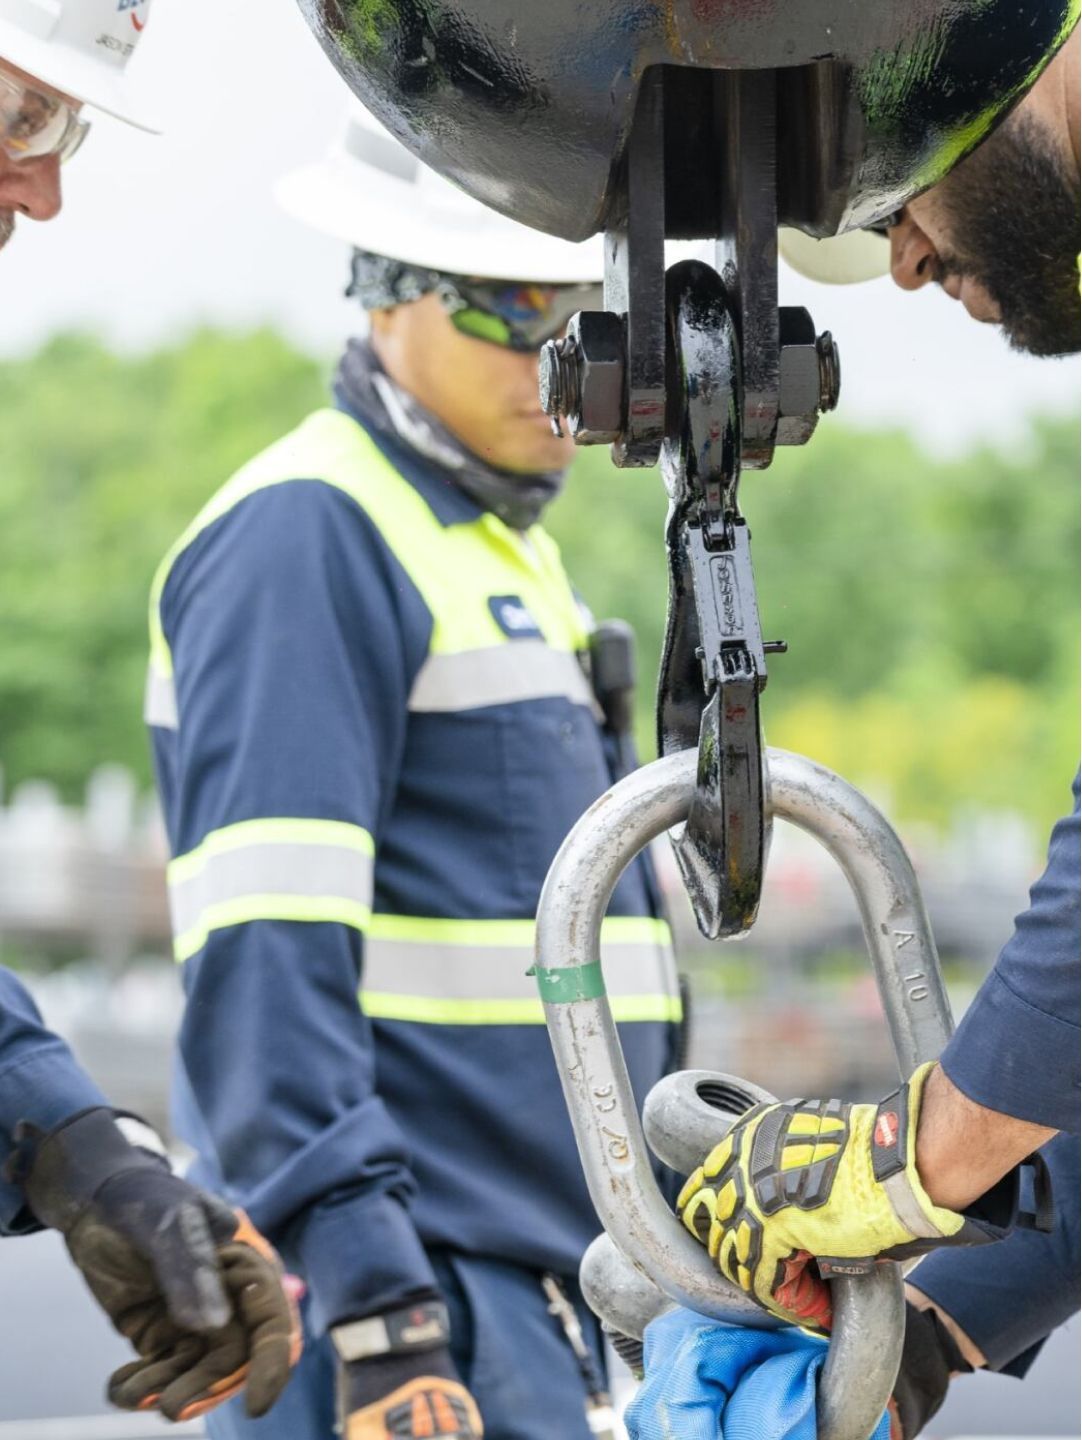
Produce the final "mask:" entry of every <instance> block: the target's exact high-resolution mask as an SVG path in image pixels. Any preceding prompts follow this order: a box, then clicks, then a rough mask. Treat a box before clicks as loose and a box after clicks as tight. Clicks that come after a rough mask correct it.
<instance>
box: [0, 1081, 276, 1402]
mask: <svg viewBox="0 0 1082 1440" xmlns="http://www.w3.org/2000/svg"><path fill="white" fill-rule="evenodd" d="M122 1126H123V1127H130V1129H129V1133H132V1134H133V1135H134V1136H135V1138H136V1139H137V1143H136V1144H132V1143H130V1142H129V1140H128V1139H126V1138H125V1134H124V1132H123V1130H122V1128H121V1127H122ZM14 1138H15V1142H16V1148H15V1150H14V1152H13V1155H12V1157H11V1159H10V1160H9V1162H8V1167H7V1168H8V1176H9V1178H10V1179H12V1180H14V1181H15V1182H16V1183H18V1184H20V1185H21V1186H22V1188H23V1190H24V1192H25V1194H26V1199H27V1203H28V1204H29V1206H30V1209H31V1210H32V1211H33V1212H34V1214H35V1215H36V1216H37V1218H38V1219H39V1220H40V1221H41V1223H42V1224H43V1225H47V1226H50V1227H51V1228H52V1229H54V1230H59V1231H60V1233H61V1234H62V1235H63V1236H64V1242H65V1244H66V1245H67V1247H68V1253H69V1254H70V1255H71V1258H72V1260H73V1261H74V1262H75V1264H76V1266H77V1267H78V1269H79V1270H80V1272H81V1273H82V1276H83V1278H84V1280H85V1281H86V1283H87V1285H88V1286H89V1287H90V1291H91V1293H92V1294H93V1296H94V1298H95V1299H96V1300H97V1302H98V1304H99V1305H100V1306H101V1307H102V1309H103V1310H104V1311H105V1313H106V1314H107V1315H108V1316H109V1319H110V1320H111V1321H112V1323H113V1325H114V1326H115V1327H116V1329H117V1330H118V1331H119V1332H120V1333H121V1335H123V1336H125V1338H126V1339H128V1340H130V1341H131V1343H132V1345H133V1346H134V1347H135V1349H136V1351H137V1352H138V1354H139V1356H140V1358H139V1359H138V1360H135V1361H133V1362H131V1363H130V1364H127V1365H124V1366H122V1367H121V1368H120V1369H119V1370H117V1371H116V1373H115V1374H114V1375H113V1376H112V1377H111V1379H110V1381H109V1389H108V1394H109V1399H110V1400H111V1401H112V1403H113V1404H114V1405H117V1406H120V1407H121V1408H122V1409H125V1410H151V1409H156V1410H159V1411H160V1412H161V1413H162V1414H163V1415H164V1416H166V1418H167V1419H169V1420H187V1419H191V1418H192V1417H194V1416H197V1415H202V1414H205V1413H206V1411H208V1410H211V1409H213V1408H214V1407H215V1406H216V1405H220V1404H221V1403H222V1401H224V1400H228V1399H229V1398H230V1397H231V1396H233V1395H236V1394H239V1393H240V1391H241V1390H246V1403H247V1408H248V1413H249V1414H250V1415H252V1416H257V1415H262V1414H264V1413H265V1412H266V1411H267V1410H269V1409H270V1407H271V1405H273V1404H274V1401H275V1400H276V1399H277V1398H278V1396H279V1394H280V1393H281V1391H282V1389H283V1387H284V1386H285V1384H286V1381H287V1380H288V1379H289V1375H290V1371H291V1369H292V1367H293V1365H294V1364H296V1362H297V1360H298V1359H299V1357H300V1353H301V1329H300V1321H299V1317H298V1315H297V1310H296V1306H295V1304H294V1302H293V1299H292V1298H291V1296H290V1294H289V1293H288V1292H287V1290H286V1288H285V1287H284V1285H283V1280H284V1275H283V1272H282V1267H281V1264H280V1262H279V1260H278V1257H277V1255H276V1254H275V1252H274V1250H273V1249H272V1248H271V1246H270V1245H269V1244H268V1243H267V1241H266V1240H265V1239H264V1238H263V1236H262V1235H260V1234H259V1232H258V1231H257V1230H255V1228H254V1227H253V1226H252V1224H251V1222H250V1221H249V1219H248V1217H247V1216H246V1215H245V1214H244V1213H243V1212H242V1211H234V1210H231V1209H230V1208H229V1206H228V1205H226V1204H224V1203H223V1202H222V1201H221V1200H219V1199H217V1198H216V1197H215V1196H213V1195H208V1194H206V1193H204V1192H203V1191H201V1190H198V1189H196V1188H195V1186H193V1185H189V1184H188V1183H187V1181H185V1180H181V1179H180V1178H179V1177H178V1176H176V1175H174V1174H173V1173H172V1172H171V1170H170V1169H169V1164H168V1161H167V1160H166V1159H165V1156H164V1154H160V1155H159V1154H155V1153H153V1152H152V1151H151V1150H149V1149H145V1148H143V1144H144V1143H146V1144H149V1145H153V1144H154V1143H155V1142H156V1143H157V1144H158V1145H160V1143H161V1142H160V1141H157V1137H156V1136H155V1135H154V1132H153V1131H152V1130H150V1129H149V1127H147V1126H144V1125H143V1124H142V1122H140V1121H138V1120H135V1119H134V1117H126V1116H122V1115H118V1114H117V1112H114V1111H112V1110H107V1109H95V1110H86V1111H83V1112H81V1113H80V1114H78V1115H75V1116H72V1117H71V1119H69V1120H67V1121H65V1122H64V1123H63V1124H62V1125H59V1126H57V1128H56V1129H55V1130H52V1131H50V1132H49V1133H48V1134H43V1133H42V1132H41V1131H40V1130H37V1129H36V1128H35V1127H33V1126H29V1125H25V1124H23V1125H20V1126H19V1127H18V1128H17V1130H16V1133H15V1137H14Z"/></svg>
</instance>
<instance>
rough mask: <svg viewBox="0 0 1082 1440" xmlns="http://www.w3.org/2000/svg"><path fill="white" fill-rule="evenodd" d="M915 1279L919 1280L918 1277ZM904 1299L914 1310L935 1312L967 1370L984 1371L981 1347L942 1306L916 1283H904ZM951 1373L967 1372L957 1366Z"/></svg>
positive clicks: (910, 1281)
mask: <svg viewBox="0 0 1082 1440" xmlns="http://www.w3.org/2000/svg"><path fill="white" fill-rule="evenodd" d="M917 1278H918V1280H919V1276H918V1277H917ZM905 1298H906V1300H907V1301H908V1302H909V1304H910V1305H912V1306H913V1307H914V1309H916V1310H921V1311H924V1310H934V1311H935V1313H936V1315H937V1316H938V1317H939V1320H940V1322H941V1323H942V1325H943V1326H944V1328H945V1329H946V1331H947V1333H948V1334H949V1335H950V1337H951V1339H952V1340H953V1341H954V1344H955V1345H956V1346H957V1347H958V1353H959V1355H960V1356H961V1358H962V1360H963V1361H964V1362H965V1365H966V1366H968V1367H969V1370H983V1369H984V1367H985V1366H986V1365H987V1364H988V1361H987V1359H986V1358H985V1355H984V1352H983V1351H982V1350H981V1347H980V1346H979V1345H978V1344H977V1343H976V1341H974V1340H972V1339H971V1338H970V1336H969V1335H968V1334H967V1333H966V1332H965V1331H964V1330H963V1329H962V1327H961V1325H959V1323H958V1321H957V1320H955V1318H954V1316H953V1315H949V1314H948V1313H947V1311H946V1310H944V1309H943V1307H942V1305H939V1304H937V1303H936V1302H935V1301H934V1300H933V1299H932V1298H931V1296H930V1295H926V1294H925V1293H924V1291H923V1290H922V1289H921V1288H920V1286H919V1284H918V1283H917V1281H914V1280H908V1281H906V1286H905ZM953 1373H955V1374H960V1375H964V1374H967V1373H968V1371H967V1370H966V1369H965V1368H963V1367H962V1366H959V1367H957V1368H956V1369H955V1371H954V1372H953Z"/></svg>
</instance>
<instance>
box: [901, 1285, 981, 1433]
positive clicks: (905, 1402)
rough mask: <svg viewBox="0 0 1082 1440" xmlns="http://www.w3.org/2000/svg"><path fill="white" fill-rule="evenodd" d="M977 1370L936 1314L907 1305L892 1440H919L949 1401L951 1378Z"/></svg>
mask: <svg viewBox="0 0 1082 1440" xmlns="http://www.w3.org/2000/svg"><path fill="white" fill-rule="evenodd" d="M959 1373H960V1374H963V1375H971V1374H972V1373H973V1366H972V1365H971V1364H970V1363H969V1361H968V1360H967V1359H966V1358H965V1356H964V1355H963V1354H962V1352H961V1350H959V1348H958V1346H957V1344H956V1343H955V1340H954V1336H953V1335H952V1334H951V1333H950V1331H949V1330H948V1329H947V1327H946V1325H944V1324H943V1321H942V1320H941V1319H940V1318H939V1316H938V1315H937V1314H936V1312H935V1311H934V1310H918V1309H917V1307H916V1306H915V1305H912V1304H909V1303H908V1302H907V1303H906V1307H905V1343H904V1345H903V1347H902V1363H901V1367H900V1368H899V1370H898V1379H897V1380H896V1381H895V1383H894V1394H893V1396H892V1397H891V1401H892V1403H891V1407H890V1408H891V1425H890V1433H891V1440H916V1437H917V1436H918V1435H920V1434H921V1433H922V1431H923V1430H924V1428H925V1426H926V1425H927V1424H928V1421H929V1420H931V1419H932V1417H933V1416H934V1415H935V1414H937V1412H938V1411H939V1409H940V1407H941V1406H942V1404H943V1401H944V1400H945V1399H946V1398H947V1389H948V1387H949V1386H950V1382H951V1376H952V1375H956V1374H959Z"/></svg>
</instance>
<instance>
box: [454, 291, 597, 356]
mask: <svg viewBox="0 0 1082 1440" xmlns="http://www.w3.org/2000/svg"><path fill="white" fill-rule="evenodd" d="M436 293H437V294H438V295H439V297H440V299H441V300H442V302H443V306H444V309H445V310H446V311H447V314H448V315H449V316H450V319H451V324H452V325H453V326H454V327H455V329H456V330H459V331H461V333H462V334H463V335H468V336H469V337H470V339H471V340H487V341H488V342H489V344H491V345H501V346H503V348H504V349H506V350H519V351H532V350H537V349H539V348H540V347H541V346H542V345H543V344H544V343H545V341H546V340H551V339H552V338H553V337H554V336H556V335H562V334H563V332H564V330H566V328H567V322H568V321H569V320H570V319H571V317H572V315H576V314H577V313H578V312H579V311H580V310H600V309H602V306H603V288H602V286H601V285H537V284H533V283H527V282H525V281H513V280H470V279H466V278H465V277H463V276H460V275H441V276H440V282H439V284H438V285H437V287H436Z"/></svg>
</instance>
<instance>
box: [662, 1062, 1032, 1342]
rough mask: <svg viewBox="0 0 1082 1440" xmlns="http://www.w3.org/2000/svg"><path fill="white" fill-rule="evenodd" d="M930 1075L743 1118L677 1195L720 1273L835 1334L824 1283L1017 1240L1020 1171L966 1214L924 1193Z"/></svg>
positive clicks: (791, 1317) (771, 1305) (774, 1308)
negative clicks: (854, 1099) (923, 1133)
mask: <svg viewBox="0 0 1082 1440" xmlns="http://www.w3.org/2000/svg"><path fill="white" fill-rule="evenodd" d="M931 1069H932V1065H931V1064H927V1065H922V1066H921V1067H920V1069H919V1070H917V1071H916V1073H915V1074H914V1075H913V1076H912V1078H911V1079H910V1080H909V1081H908V1082H907V1083H906V1084H905V1085H903V1086H902V1087H901V1089H900V1090H898V1091H896V1092H895V1094H893V1095H890V1096H888V1097H887V1099H886V1100H883V1101H881V1102H880V1104H878V1105H851V1104H846V1103H843V1102H842V1101H840V1100H790V1101H787V1102H785V1103H784V1104H777V1105H759V1106H756V1107H755V1109H753V1110H751V1111H749V1112H748V1114H747V1115H745V1116H743V1117H741V1119H740V1120H739V1121H738V1122H737V1124H736V1125H734V1126H733V1128H732V1130H731V1131H730V1132H729V1134H728V1135H727V1136H726V1137H725V1139H724V1140H723V1141H722V1142H721V1144H720V1145H717V1146H716V1147H715V1148H714V1149H713V1150H712V1151H711V1152H710V1154H709V1155H708V1156H707V1157H706V1160H705V1161H704V1162H703V1164H702V1165H701V1166H700V1167H699V1169H698V1170H696V1171H695V1173H694V1174H693V1175H691V1176H690V1177H689V1179H688V1181H687V1184H686V1185H685V1186H684V1188H683V1190H682V1191H681V1192H680V1195H679V1198H678V1199H677V1211H678V1212H679V1214H680V1215H681V1217H682V1219H683V1221H684V1224H685V1225H686V1226H687V1228H688V1229H689V1230H690V1231H691V1233H692V1234H693V1235H694V1236H695V1237H696V1238H697V1239H698V1240H701V1241H702V1243H703V1244H704V1245H705V1246H706V1247H707V1249H708V1250H709V1252H710V1255H711V1257H712V1259H713V1260H714V1261H715V1262H716V1264H717V1267H718V1269H719V1270H720V1271H721V1273H722V1274H723V1275H724V1276H726V1278H727V1279H729V1280H731V1281H732V1282H733V1283H734V1284H735V1285H739V1286H740V1288H741V1289H742V1290H745V1291H747V1292H748V1294H750V1295H752V1296H753V1297H754V1298H755V1299H756V1300H757V1301H758V1302H759V1304H760V1305H762V1306H763V1308H764V1309H766V1310H769V1311H771V1312H772V1313H773V1314H774V1315H777V1316H779V1317H780V1318H781V1319H782V1320H787V1321H788V1322H789V1323H790V1324H793V1325H802V1326H804V1327H805V1328H808V1329H812V1330H818V1331H820V1332H826V1331H827V1330H829V1328H830V1320H831V1309H830V1290H829V1287H828V1286H827V1285H826V1283H825V1279H826V1277H829V1276H831V1275H838V1274H841V1275H861V1274H867V1273H868V1272H869V1271H870V1270H871V1268H872V1266H873V1265H874V1264H875V1263H876V1262H877V1261H879V1260H888V1259H889V1260H899V1259H905V1258H908V1257H910V1256H915V1255H920V1254H923V1253H924V1252H925V1251H927V1250H931V1249H934V1248H935V1247H937V1246H939V1245H979V1244H984V1243H987V1242H988V1241H991V1240H999V1239H1002V1237H1003V1236H1004V1235H1006V1234H1008V1233H1009V1231H1010V1229H1011V1227H1012V1226H1013V1224H1014V1223H1015V1220H1016V1218H1017V1196H1018V1171H1017V1170H1015V1171H1013V1172H1012V1173H1011V1174H1010V1175H1008V1176H1006V1177H1005V1178H1004V1179H1003V1180H1001V1181H1000V1182H999V1184H998V1185H996V1186H995V1187H994V1188H993V1189H992V1190H990V1191H989V1192H988V1194H987V1195H985V1196H982V1197H981V1199H980V1200H978V1201H977V1202H976V1203H975V1205H973V1206H972V1207H970V1209H969V1210H967V1212H966V1213H965V1214H958V1213H956V1212H955V1211H953V1210H944V1209H943V1208H942V1207H941V1206H938V1205H934V1204H933V1203H932V1201H931V1200H930V1199H929V1198H928V1196H927V1194H926V1193H925V1190H924V1187H923V1185H922V1184H921V1182H920V1177H919V1175H918V1174H917V1166H916V1135H917V1118H918V1116H919V1114H920V1101H921V1093H922V1090H923V1087H924V1083H925V1081H926V1079H927V1078H928V1074H929V1072H930V1071H931Z"/></svg>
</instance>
